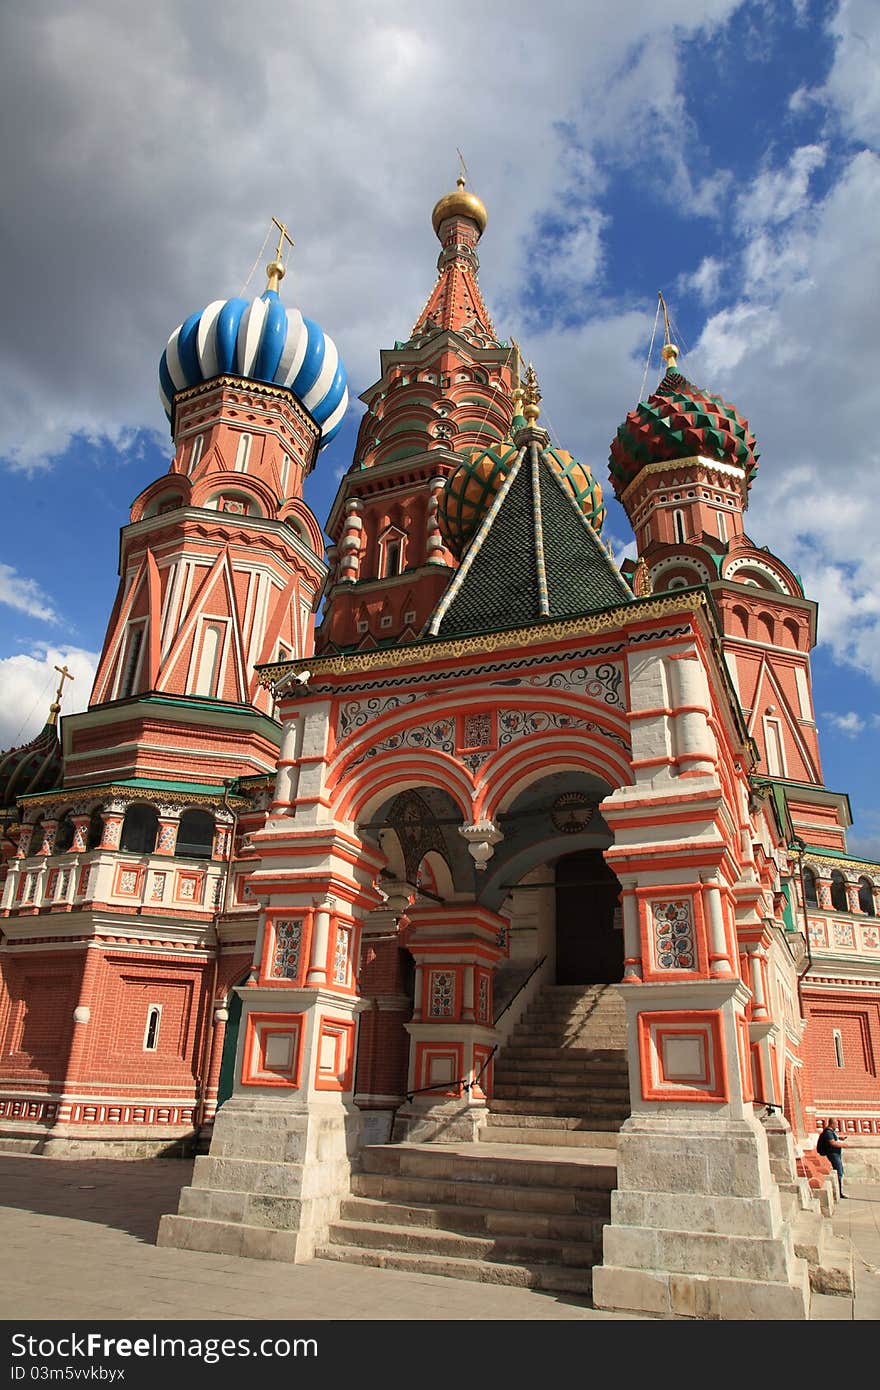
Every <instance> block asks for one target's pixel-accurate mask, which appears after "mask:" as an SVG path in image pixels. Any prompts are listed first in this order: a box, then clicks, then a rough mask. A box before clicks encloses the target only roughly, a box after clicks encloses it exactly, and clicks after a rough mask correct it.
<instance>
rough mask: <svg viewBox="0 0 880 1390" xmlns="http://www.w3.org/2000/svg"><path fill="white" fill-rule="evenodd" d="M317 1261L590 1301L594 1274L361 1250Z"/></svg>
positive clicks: (330, 1250)
mask: <svg viewBox="0 0 880 1390" xmlns="http://www.w3.org/2000/svg"><path fill="white" fill-rule="evenodd" d="M315 1254H316V1256H317V1258H319V1259H324V1260H342V1261H345V1262H346V1263H349V1264H360V1265H372V1266H373V1267H378V1268H380V1269H400V1270H405V1271H406V1272H407V1273H409V1274H439V1275H441V1276H443V1277H444V1278H446V1279H469V1280H472V1281H475V1282H477V1283H481V1284H507V1285H510V1286H512V1287H516V1288H520V1289H541V1290H544V1291H545V1292H547V1293H577V1294H583V1295H584V1297H589V1295H590V1291H591V1289H592V1273H591V1271H590V1270H589V1269H574V1268H569V1267H566V1266H564V1265H550V1264H548V1265H537V1266H535V1268H531V1269H530V1268H528V1267H526V1266H523V1265H512V1264H493V1263H492V1262H491V1261H489V1260H461V1259H450V1258H449V1257H444V1256H439V1255H424V1254H423V1255H414V1254H409V1253H406V1252H403V1251H397V1250H394V1251H389V1250H371V1249H365V1248H363V1247H358V1246H345V1245H327V1246H324V1247H322V1248H321V1249H319V1250H316V1251H315Z"/></svg>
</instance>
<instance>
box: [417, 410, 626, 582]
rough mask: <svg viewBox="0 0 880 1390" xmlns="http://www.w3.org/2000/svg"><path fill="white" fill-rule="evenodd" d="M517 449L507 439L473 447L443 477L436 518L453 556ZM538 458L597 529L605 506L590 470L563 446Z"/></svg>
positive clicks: (483, 512)
mask: <svg viewBox="0 0 880 1390" xmlns="http://www.w3.org/2000/svg"><path fill="white" fill-rule="evenodd" d="M525 423H526V422H525V420H524V419H522V418H521V417H517V419H515V420H514V426H516V425H517V424H520V425H524V424H525ZM517 453H518V449H517V446H516V445H515V444H514V442H513V440H512V439H507V440H506V441H505V442H504V443H503V444H501V445H490V446H489V448H485V449H473V450H471V451H470V452H469V453H468V454H466V455H465V457H464V458H463V460H462V462H461V463H460V464H459V465H458V467H457V468H456V470H455V472H454V473H452V474H451V475H450V476H449V478H447V480H446V486H445V488H444V489H443V492H442V493H441V495H440V505H439V508H438V512H437V518H438V521H439V523H440V530H441V532H442V534H443V538H444V540H445V542H446V544H447V545H448V546H449V549H450V550H451V551H452V552H453V554H455V555H460V554H461V553H462V551H463V550H464V549H465V547H466V545H467V544H468V542H469V541H470V539H471V537H472V536H473V535H474V532H475V531H476V530H477V527H478V526H479V524H480V522H481V521H482V520H483V517H484V516H485V515H486V513H487V511H488V510H489V508H490V507H491V505H492V503H493V502H494V500H495V498H496V496H497V495H498V492H499V491H500V489H501V485H502V483H503V482H504V479H505V478H506V477H507V475H508V473H509V472H510V469H511V468H512V466H513V463H514V460H515V459H516V456H517ZM541 457H542V459H543V460H544V462H545V463H546V464H547V465H548V466H549V468H550V469H551V471H552V472H553V473H555V474H556V476H557V478H558V479H559V481H560V482H561V483H562V486H563V488H564V489H565V491H566V492H567V493H568V494H569V495H570V496H571V498H572V499H573V501H574V502H575V503H576V504H577V506H578V508H579V510H580V511H581V512H582V513H583V515H584V516H585V517H586V518H587V520H588V521H589V523H590V525H591V526H592V527H593V529H594V530H595V531H600V530H601V529H602V523H603V522H604V520H605V506H604V504H603V502H602V489H601V487H600V486H599V484H598V483H597V482H596V480H595V478H594V477H593V475H592V473H591V472H590V470H589V468H587V467H586V465H585V464H582V463H579V462H578V460H577V459H576V458H573V457H572V455H571V454H570V453H569V452H568V451H567V450H566V449H557V448H555V447H553V446H552V445H548V446H547V447H546V448H545V449H544V450H543V451H542V453H541Z"/></svg>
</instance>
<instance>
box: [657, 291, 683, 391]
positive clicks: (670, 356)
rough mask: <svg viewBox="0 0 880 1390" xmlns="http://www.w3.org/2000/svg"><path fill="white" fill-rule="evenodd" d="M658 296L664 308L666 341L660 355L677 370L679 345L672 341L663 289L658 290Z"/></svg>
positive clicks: (673, 369)
mask: <svg viewBox="0 0 880 1390" xmlns="http://www.w3.org/2000/svg"><path fill="white" fill-rule="evenodd" d="M657 298H658V299H659V300H660V308H661V309H662V310H663V332H664V343H663V346H662V348H661V349H660V356H661V357H662V358H663V361H664V362H665V363H666V366H667V367H668V369H669V371H671V372H673V371H675V366H676V363H677V362H678V345H677V344H676V343H674V342H673V341H672V333H671V332H670V329H669V313H668V311H667V309H666V300H665V299H664V298H663V291H662V290H658V291H657Z"/></svg>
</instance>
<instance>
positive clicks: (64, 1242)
mask: <svg viewBox="0 0 880 1390" xmlns="http://www.w3.org/2000/svg"><path fill="white" fill-rule="evenodd" d="M190 1172H191V1165H190V1164H189V1163H184V1162H174V1161H170V1160H150V1161H144V1162H112V1161H108V1160H98V1159H89V1160H72V1159H52V1158H40V1157H35V1156H26V1157H25V1156H19V1155H15V1156H12V1155H5V1154H0V1223H2V1232H3V1239H2V1248H3V1255H4V1259H3V1261H2V1264H0V1318H4V1319H6V1320H18V1319H21V1320H22V1321H31V1320H46V1319H65V1320H71V1321H83V1320H87V1319H96V1320H97V1319H101V1320H112V1319H125V1320H129V1319H130V1320H138V1321H146V1322H160V1321H164V1320H166V1319H181V1318H183V1319H189V1318H192V1319H197V1320H201V1319H210V1320H222V1321H232V1320H244V1321H247V1320H253V1319H263V1318H265V1319H276V1318H277V1319H291V1318H292V1319H296V1320H297V1321H304V1320H313V1319H314V1320H318V1319H332V1320H335V1319H339V1318H345V1319H347V1320H371V1321H373V1320H417V1319H418V1320H431V1321H449V1320H455V1321H478V1320H482V1321H485V1320H493V1319H506V1320H515V1321H519V1322H525V1321H544V1320H551V1321H552V1320H556V1321H558V1320H566V1321H578V1320H590V1319H594V1320H595V1319H601V1320H608V1319H618V1320H624V1319H626V1317H627V1315H625V1314H621V1313H605V1312H600V1311H598V1310H596V1309H594V1308H591V1307H590V1306H589V1304H588V1303H587V1302H586V1301H585V1300H584V1299H581V1298H577V1297H575V1296H573V1295H568V1294H549V1293H538V1292H532V1291H531V1290H528V1289H515V1288H506V1287H501V1286H496V1285H486V1284H471V1283H468V1282H465V1281H460V1280H456V1279H440V1278H437V1277H435V1276H433V1275H410V1274H405V1273H402V1272H400V1271H397V1270H382V1269H368V1268H361V1267H358V1266H348V1265H344V1264H337V1263H334V1262H331V1261H322V1260H315V1261H313V1262H312V1263H310V1264H307V1265H282V1264H274V1263H269V1262H263V1261H261V1260H241V1259H235V1258H231V1257H229V1256H225V1255H203V1254H199V1253H197V1252H195V1251H186V1250H168V1249H159V1248H157V1246H156V1245H155V1244H154V1241H155V1238H156V1229H157V1227H158V1223H159V1217H160V1216H161V1215H162V1214H163V1212H167V1211H175V1210H176V1209H177V1194H178V1192H179V1190H180V1188H181V1187H182V1186H184V1185H185V1184H186V1183H187V1182H188V1181H189V1177H190ZM852 1192H853V1196H852V1197H851V1198H850V1199H849V1200H848V1201H845V1202H842V1203H841V1204H840V1206H839V1207H838V1210H837V1213H836V1215H835V1221H834V1225H835V1230H836V1231H837V1232H838V1233H839V1234H841V1235H848V1236H850V1238H851V1239H852V1240H853V1241H854V1243H855V1245H856V1249H857V1252H858V1257H857V1273H856V1297H855V1300H851V1299H848V1298H831V1297H822V1298H818V1297H817V1298H815V1299H814V1310H813V1316H814V1318H816V1319H818V1320H834V1321H836V1320H844V1321H849V1320H851V1319H871V1320H873V1319H876V1318H878V1317H880V1187H862V1188H853V1189H852ZM637 1320H638V1319H637Z"/></svg>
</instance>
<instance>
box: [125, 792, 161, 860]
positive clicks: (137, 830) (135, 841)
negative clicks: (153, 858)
mask: <svg viewBox="0 0 880 1390" xmlns="http://www.w3.org/2000/svg"><path fill="white" fill-rule="evenodd" d="M158 829H159V817H158V815H157V814H156V810H155V808H154V807H153V806H145V805H144V804H143V803H142V802H138V803H137V804H136V805H134V806H129V808H128V810H127V811H126V813H125V820H124V821H123V822H122V835H121V837H120V842H119V843H120V848H122V849H124V850H127V851H128V853H129V854H152V853H153V850H154V849H155V848H156V832H157V831H158Z"/></svg>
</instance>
